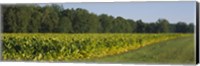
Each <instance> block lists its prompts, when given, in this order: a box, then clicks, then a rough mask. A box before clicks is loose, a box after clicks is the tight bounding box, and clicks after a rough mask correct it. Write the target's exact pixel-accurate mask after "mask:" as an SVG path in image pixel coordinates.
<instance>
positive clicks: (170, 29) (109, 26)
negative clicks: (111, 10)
mask: <svg viewBox="0 0 200 66" xmlns="http://www.w3.org/2000/svg"><path fill="white" fill-rule="evenodd" d="M2 10H3V32H4V33H193V32H194V24H193V23H190V24H187V23H186V22H178V23H176V24H171V23H170V22H169V21H168V20H167V19H159V18H158V20H157V21H156V22H151V23H145V22H143V21H142V20H136V21H135V20H132V19H125V18H123V17H120V16H118V17H113V16H112V15H108V14H100V15H97V14H95V13H91V12H89V11H87V10H86V9H82V8H77V9H73V8H71V9H64V8H63V6H60V5H56V4H52V5H47V6H43V7H42V6H39V5H35V4H33V5H3V6H2ZM155 15H156V14H155ZM133 16H134V15H133Z"/></svg>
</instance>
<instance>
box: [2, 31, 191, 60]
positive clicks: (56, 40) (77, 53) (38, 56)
mask: <svg viewBox="0 0 200 66" xmlns="http://www.w3.org/2000/svg"><path fill="white" fill-rule="evenodd" d="M192 35H193V34H181V33H177V34H175V33H174V34H173V33H168V34H166V33H163V34H153V33H152V34H150V33H149V34H131V33H124V34H123V33H115V34H109V33H107V34H106V33H105V34H97V33H96V34H51V33H33V34H31V33H4V34H3V40H2V42H3V61H47V62H51V61H54V62H59V61H75V60H76V61H77V60H85V59H94V58H101V57H105V56H113V55H118V54H121V53H125V52H128V51H132V50H136V49H138V48H142V47H145V46H148V45H150V44H156V43H158V42H163V41H166V40H173V39H176V38H181V37H187V36H192Z"/></svg>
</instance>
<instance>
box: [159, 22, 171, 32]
mask: <svg viewBox="0 0 200 66" xmlns="http://www.w3.org/2000/svg"><path fill="white" fill-rule="evenodd" d="M157 23H158V28H159V32H161V33H168V32H169V22H168V21H167V20H166V19H158V21H157Z"/></svg>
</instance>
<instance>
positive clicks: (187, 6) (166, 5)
mask: <svg viewBox="0 0 200 66" xmlns="http://www.w3.org/2000/svg"><path fill="white" fill-rule="evenodd" d="M62 5H63V7H64V8H65V9H67V8H83V9H87V10H88V11H89V12H92V13H95V14H97V15H100V14H103V13H104V14H108V15H112V16H114V17H117V16H121V17H123V18H125V19H133V20H135V21H136V20H139V19H141V20H142V21H144V22H156V21H157V20H158V19H159V18H160V19H162V18H164V19H167V20H168V21H169V22H170V23H177V22H179V21H182V22H186V23H194V24H195V14H196V13H195V12H196V6H195V5H196V2H195V1H185V2H180V1H179V2H178V1H177V2H113V3H105V2H99V3H62Z"/></svg>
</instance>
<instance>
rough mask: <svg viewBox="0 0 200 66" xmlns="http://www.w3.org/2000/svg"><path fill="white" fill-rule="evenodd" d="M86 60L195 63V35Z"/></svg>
mask: <svg viewBox="0 0 200 66" xmlns="http://www.w3.org/2000/svg"><path fill="white" fill-rule="evenodd" d="M79 62H80V61H79ZM81 62H82V61H81ZM84 62H95V63H96V62H98V63H150V64H195V56H194V37H193V36H190V37H181V38H177V39H173V40H168V41H164V42H160V43H157V44H152V45H149V46H145V47H143V48H140V49H137V50H133V51H129V52H127V53H123V54H118V55H113V56H107V57H103V58H98V59H90V60H84Z"/></svg>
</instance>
